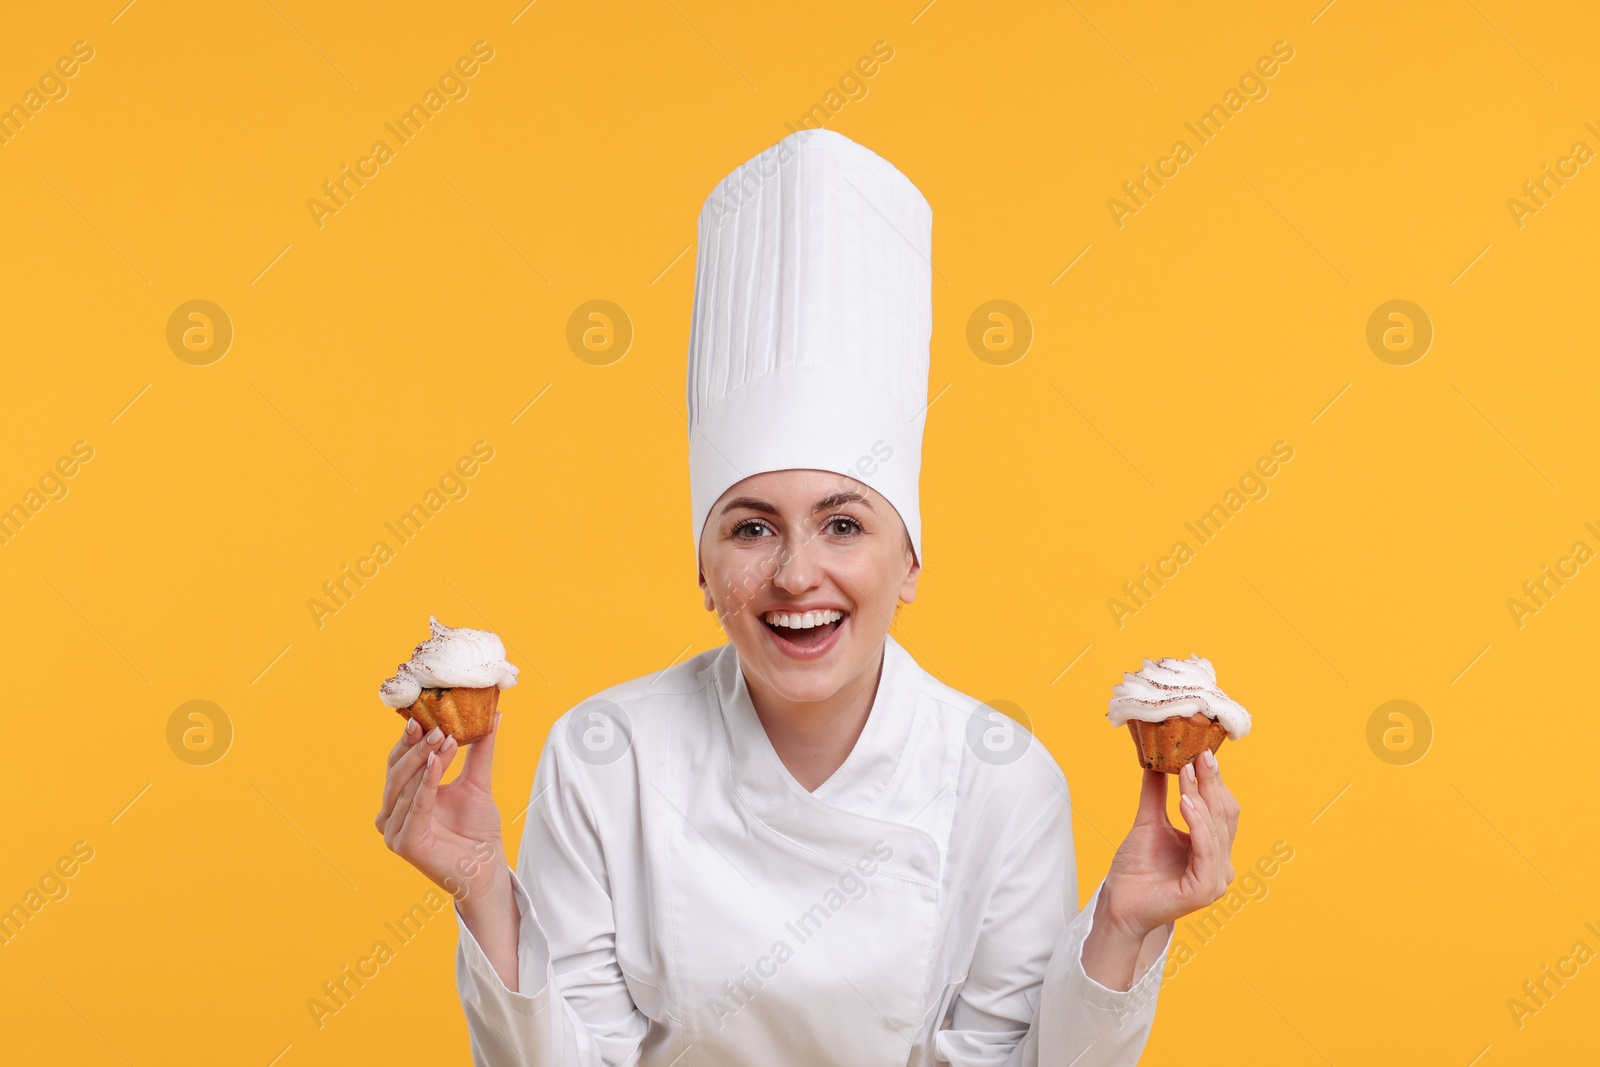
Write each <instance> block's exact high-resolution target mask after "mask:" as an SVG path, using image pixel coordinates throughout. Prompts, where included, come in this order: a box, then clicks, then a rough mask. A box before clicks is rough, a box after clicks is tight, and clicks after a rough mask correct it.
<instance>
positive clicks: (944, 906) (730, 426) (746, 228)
mask: <svg viewBox="0 0 1600 1067" xmlns="http://www.w3.org/2000/svg"><path fill="white" fill-rule="evenodd" d="M908 190H909V192H908ZM930 228H931V214H930V213H929V212H928V210H927V205H926V201H924V200H923V199H922V197H921V195H920V194H919V193H917V192H916V190H915V187H914V186H912V185H911V183H910V182H909V181H907V180H906V179H905V177H904V176H903V175H901V174H900V173H899V172H898V171H897V170H895V169H894V168H893V167H892V166H890V165H889V164H888V163H887V162H885V161H883V160H882V159H880V158H879V157H877V156H876V155H873V154H872V153H871V152H869V151H868V150H866V149H865V148H862V147H861V146H859V145H856V144H854V143H853V142H851V141H849V140H848V139H846V138H844V137H842V136H841V135H839V134H836V133H832V132H831V131H820V130H805V131H801V132H799V133H796V134H793V135H791V136H790V137H788V138H786V139H785V140H784V141H783V142H781V143H780V144H779V145H778V146H775V147H774V148H773V149H771V150H769V151H768V152H765V153H762V154H761V155H760V156H758V157H756V158H755V159H753V160H751V161H750V162H749V163H747V164H745V165H744V166H743V167H741V168H739V170H736V171H735V172H734V174H733V175H731V176H730V177H729V179H728V180H727V181H726V182H724V183H723V185H722V186H720V187H719V189H718V191H717V192H714V193H713V194H712V196H711V197H710V198H708V200H707V202H706V206H705V208H704V209H703V210H702V213H701V218H700V255H701V259H700V263H699V265H698V267H697V273H696V286H695V290H696V291H695V319H694V327H693V329H692V330H691V344H690V373H689V394H690V395H689V399H690V409H691V411H690V417H691V444H690V468H691V469H690V480H691V499H692V508H693V511H694V518H695V537H696V543H697V544H698V540H699V534H700V528H701V524H702V523H703V521H704V519H705V517H706V515H707V514H708V513H709V510H710V507H711V504H712V503H713V502H714V501H715V500H716V498H717V497H718V496H720V495H721V493H722V492H723V491H725V490H726V489H727V488H728V487H729V486H731V485H732V484H734V483H735V482H737V481H738V480H740V479H742V478H743V477H746V476H748V475H749V474H752V473H759V472H762V471H767V470H780V469H787V468H791V467H802V468H815V469H823V470H832V471H838V472H841V473H847V474H850V475H852V476H855V477H859V478H860V479H861V480H862V481H864V482H866V483H867V484H869V485H871V486H872V487H873V488H874V489H877V490H878V491H879V492H881V493H882V494H883V495H884V496H885V497H886V498H887V499H889V500H890V502H891V503H893V504H894V505H895V507H896V508H897V509H898V510H899V511H900V513H901V516H902V518H904V519H905V521H906V525H907V528H908V530H910V531H911V532H912V536H913V545H914V547H915V548H916V550H917V552H918V554H919V558H920V554H921V531H920V522H919V521H918V517H917V514H916V511H917V507H916V504H917V498H916V486H917V474H918V471H917V468H918V466H919V465H920V446H921V436H922V430H921V427H922V416H923V413H924V411H925V407H926V389H927V340H928V330H929V318H928V316H927V315H926V305H927V303H928V301H929V299H930V298H929V295H928V290H929V271H930V269H931V263H930V261H929V259H928V243H929V236H930ZM845 260H849V261H851V262H853V263H854V266H851V265H849V264H848V263H846V262H844V261H845ZM841 276H843V280H841ZM908 279H909V280H908ZM873 316H881V317H882V318H883V319H884V320H885V321H882V322H869V321H868V320H869V319H871V318H872V317H873ZM852 324H854V327H855V332H854V333H852V331H851V326H852ZM819 338H820V339H821V342H820V343H819V340H818V339H819ZM919 346H920V351H918V348H919ZM919 375H920V379H919ZM842 385H861V386H863V387H864V389H863V391H861V392H853V391H852V392H849V393H847V394H840V393H839V392H838V388H839V387H840V386H842ZM919 391H920V397H919ZM740 401H742V403H741V402H740ZM835 401H837V404H836V403H835ZM841 410H842V412H843V414H841ZM819 428H822V429H826V430H829V431H837V432H829V433H822V434H820V435H819V434H818V433H817V431H818V429H819ZM758 430H765V431H769V432H764V433H757V432H755V431H758ZM800 430H807V431H809V432H807V433H805V434H804V435H803V436H801V437H799V438H798V440H796V431H800ZM771 431H776V432H771ZM841 438H842V440H841ZM885 452H887V453H888V456H887V458H884V454H885ZM862 456H867V457H873V456H876V457H879V459H880V461H879V462H868V463H862V462H860V461H859V460H860V457H862ZM513 824H514V821H513ZM512 886H513V895H514V897H515V900H516V906H517V909H518V913H519V917H520V928H519V929H520V935H519V943H518V949H517V952H518V958H517V971H518V987H519V990H518V991H517V992H511V991H510V990H508V989H507V988H506V987H505V984H504V983H503V982H502V981H501V980H500V978H499V976H498V975H497V974H496V973H495V971H494V969H493V967H492V966H491V965H490V963H489V961H488V959H487V957H486V956H485V955H484V953H483V950H482V948H481V947H480V946H479V945H478V943H477V941H476V940H475V939H474V938H473V936H472V933H471V931H470V930H469V929H468V928H467V926H466V924H465V922H464V921H462V922H460V923H459V926H460V938H459V950H458V953H457V961H456V979H457V986H458V988H459V991H460V994H461V1003H462V1007H463V1010H464V1011H465V1014H466V1018H467V1023H468V1030H469V1034H470V1039H471V1045H472V1053H473V1060H474V1062H475V1063H476V1064H480V1065H495V1067H499V1065H510V1064H523V1065H527V1067H600V1065H602V1064H606V1065H618V1064H635V1063H637V1064H639V1065H641V1067H669V1065H671V1067H697V1065H703V1067H733V1065H747V1064H748V1065H760V1067H791V1065H792V1067H811V1065H822V1064H840V1065H851V1067H900V1065H902V1064H906V1065H922V1064H931V1065H945V1064H948V1065H952V1067H978V1065H1007V1067H1067V1065H1069V1064H1070V1065H1072V1067H1100V1065H1125V1064H1133V1063H1135V1062H1136V1061H1137V1060H1138V1057H1139V1054H1140V1052H1141V1051H1142V1049H1143V1048H1144V1044H1145V1041H1146V1040H1147V1038H1148V1036H1149V1033H1150V1028H1151V1025H1152V1023H1153V1022H1154V1017H1155V1007H1156V999H1157V994H1158V992H1159V989H1160V983H1161V972H1162V968H1163V967H1164V965H1165V961H1166V947H1163V948H1162V950H1161V953H1160V956H1159V957H1158V958H1157V959H1156V960H1155V961H1154V962H1153V963H1151V964H1150V965H1149V966H1148V967H1147V968H1145V969H1144V970H1143V971H1142V972H1141V973H1138V974H1136V976H1135V980H1134V983H1133V986H1132V988H1131V989H1129V990H1126V991H1116V990H1112V989H1108V988H1106V987H1105V986H1102V985H1101V984H1100V983H1098V982H1096V981H1094V980H1093V979H1091V978H1090V977H1089V976H1088V975H1087V974H1085V973H1084V970H1083V965H1082V956H1081V954H1082V946H1083V942H1084V939H1085V937H1086V936H1087V934H1088V932H1089V929H1090V927H1091V924H1092V918H1093V913H1094V908H1095V903H1096V901H1097V900H1098V897H1099V893H1100V889H1098V888H1097V889H1096V891H1095V894H1094V896H1093V897H1091V899H1090V901H1089V902H1088V904H1086V905H1085V906H1084V908H1083V910H1082V911H1081V912H1080V911H1079V909H1078V907H1077V889H1078V886H1077V871H1076V866H1075V862H1074V854H1073V845H1072V822H1071V806H1070V804H1069V802H1068V792H1067V783H1066V779H1065V777H1064V776H1063V775H1062V773H1061V770H1060V768H1059V767H1058V766H1057V765H1056V762H1055V760H1054V758H1053V757H1052V756H1051V755H1050V754H1049V752H1048V751H1046V750H1045V749H1044V747H1043V746H1042V745H1040V744H1039V743H1038V742H1037V741H1036V740H1034V739H1032V738H1031V737H1030V736H1029V735H1028V734H1027V733H1026V732H1025V731H1023V730H1022V729H1021V728H1020V727H1018V726H1017V725H1016V724H1015V723H1013V722H1012V721H1011V720H1010V719H1008V718H1006V717H1005V716H1003V715H1000V714H999V713H998V712H996V711H994V710H993V709H991V708H988V707H986V706H985V705H983V704H982V703H981V702H979V701H978V700H976V699H974V698H972V697H969V696H966V695H964V694H962V693H960V692H958V691H956V690H954V689H952V688H950V687H949V686H946V685H944V684H943V683H941V682H939V681H938V680H936V679H935V678H934V677H933V676H932V675H930V674H929V673H928V672H927V671H925V670H923V669H922V668H921V667H920V666H918V664H917V663H916V662H915V661H914V660H913V659H912V658H911V656H910V655H909V654H908V653H907V652H906V651H905V650H904V649H903V648H902V647H901V646H900V644H899V643H898V642H896V641H895V640H894V638H893V637H888V638H886V640H885V646H884V659H883V671H882V675H881V677H880V680H879V683H878V689H877V692H876V694H875V696H874V698H873V704H872V708H871V710H870V712H869V714H868V717H867V721H866V724H865V726H864V728H863V730H862V732H861V735H860V737H859V738H858V739H857V741H856V744H855V747H854V748H853V749H852V750H851V752H850V755H849V757H848V758H847V759H846V760H845V762H844V763H843V764H842V765H841V766H840V767H839V768H838V770H837V771H835V772H834V774H833V775H832V777H830V778H829V779H828V780H827V781H826V782H824V783H823V784H822V785H820V786H818V787H817V789H816V790H815V791H810V792H808V791H807V790H806V789H805V788H804V787H803V786H801V785H800V784H799V782H797V781H796V780H795V779H794V777H793V776H792V775H791V774H790V773H789V771H788V769H787V768H786V767H785V766H784V765H783V762H782V761H781V760H780V759H779V758H778V755H777V753H776V751H775V750H774V749H773V747H772V744H771V742H770V741H769V740H768V738H767V735H766V731H765V729H764V728H763V726H762V725H761V721H760V719H759V717H758V716H757V714H756V711H755V707H754V705H753V704H752V703H751V699H750V694H749V691H748V690H747V688H746V684H745V680H744V676H743V674H742V672H741V670H740V667H739V661H738V655H737V652H736V650H735V648H734V647H733V645H731V644H726V645H723V646H721V647H719V648H714V649H711V650H708V651H706V652H703V653H701V654H700V655H697V656H695V657H693V658H692V659H689V660H687V661H685V662H683V663H680V664H677V665H675V666H673V667H671V668H669V669H668V670H666V671H664V672H661V673H658V674H652V675H647V676H643V677H640V678H636V679H633V680H631V681H628V682H624V683H622V684H620V685H617V686H613V687H612V688H610V689H606V690H603V691H602V692H600V693H598V694H596V695H595V696H594V697H591V698H590V699H589V700H586V701H584V702H583V703H582V704H579V705H578V706H576V707H574V708H572V709H570V710H568V711H567V712H566V713H565V714H564V715H562V716H561V718H559V719H558V720H557V721H556V723H555V724H554V725H553V726H552V727H551V730H550V734H549V737H548V738H547V740H546V742H545V745H544V750H543V752H542V754H541V756H540V760H539V766H538V771H537V773H536V774H535V777H534V782H533V794H532V799H531V801H530V803H529V806H528V808H527V811H526V817H525V819H524V820H523V838H522V847H521V851H520V853H519V855H518V860H517V867H516V870H515V871H514V872H512ZM458 918H459V916H458ZM1166 934H1167V941H1168V943H1169V944H1170V935H1171V927H1170V926H1169V927H1168V928H1167V931H1166Z"/></svg>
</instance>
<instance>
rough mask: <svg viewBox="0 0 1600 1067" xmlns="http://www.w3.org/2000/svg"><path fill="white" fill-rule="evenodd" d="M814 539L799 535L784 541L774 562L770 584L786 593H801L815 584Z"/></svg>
mask: <svg viewBox="0 0 1600 1067" xmlns="http://www.w3.org/2000/svg"><path fill="white" fill-rule="evenodd" d="M813 541H814V538H811V537H807V536H806V535H804V534H801V535H799V536H797V537H789V538H785V539H784V543H783V544H782V545H781V546H780V547H779V548H778V553H777V557H776V559H775V560H774V565H775V566H776V568H777V569H776V571H775V572H774V573H773V575H772V584H773V585H776V586H777V587H778V588H779V589H782V590H784V591H785V592H787V593H803V592H805V591H806V590H807V589H810V588H812V587H813V586H815V585H816V584H817V563H816V557H815V551H816V548H815V545H814V544H813Z"/></svg>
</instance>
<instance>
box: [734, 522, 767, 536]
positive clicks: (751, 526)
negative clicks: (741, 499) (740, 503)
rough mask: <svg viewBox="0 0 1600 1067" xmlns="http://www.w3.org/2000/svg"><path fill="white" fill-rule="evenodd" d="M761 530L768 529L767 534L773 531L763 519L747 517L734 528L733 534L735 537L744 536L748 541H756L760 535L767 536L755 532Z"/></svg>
mask: <svg viewBox="0 0 1600 1067" xmlns="http://www.w3.org/2000/svg"><path fill="white" fill-rule="evenodd" d="M760 530H765V531H767V534H770V533H771V532H772V527H770V526H768V525H767V524H766V523H765V522H763V521H762V520H761V519H745V520H744V521H743V522H741V523H739V524H738V525H737V526H735V527H734V528H733V536H734V538H735V539H741V538H742V539H744V540H747V541H754V540H757V539H758V538H760V537H763V536H766V535H765V534H761V533H758V532H755V531H760Z"/></svg>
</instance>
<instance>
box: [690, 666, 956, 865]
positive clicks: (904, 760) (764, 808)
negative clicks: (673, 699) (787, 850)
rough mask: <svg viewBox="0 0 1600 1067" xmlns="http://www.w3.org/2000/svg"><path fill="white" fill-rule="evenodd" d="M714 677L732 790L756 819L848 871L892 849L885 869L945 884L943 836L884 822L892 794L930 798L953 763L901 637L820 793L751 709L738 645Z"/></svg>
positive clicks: (919, 673)
mask: <svg viewBox="0 0 1600 1067" xmlns="http://www.w3.org/2000/svg"><path fill="white" fill-rule="evenodd" d="M711 671H712V675H713V682H714V688H715V691H716V694H717V702H718V704H719V705H720V707H721V711H722V720H723V726H724V729H725V731H726V735H727V742H728V760H729V767H728V769H729V774H730V777H731V784H732V787H733V789H734V792H735V794H736V795H737V797H738V798H739V799H740V800H741V801H742V802H743V804H744V806H745V807H746V808H747V809H748V810H749V811H750V812H751V814H753V815H754V816H755V817H756V818H757V819H759V820H761V821H762V822H763V823H765V824H766V825H767V826H768V827H770V828H771V829H773V830H775V831H777V832H778V833H779V834H781V835H783V836H785V837H787V838H790V839H792V840H795V841H797V842H799V843H801V844H803V845H805V846H806V847H808V848H810V849H813V850H816V851H820V852H823V853H826V854H828V855H831V856H834V857H835V858H838V859H842V860H844V861H845V862H848V863H854V862H859V861H860V860H861V858H862V857H863V856H865V855H867V854H869V853H871V852H872V848H873V845H874V843H875V842H879V841H883V842H887V843H888V844H889V845H890V846H891V847H892V848H893V850H894V854H893V856H892V857H891V858H890V859H889V860H887V861H884V862H883V864H882V865H881V866H882V867H883V869H885V870H892V871H894V872H895V873H897V874H900V875H901V876H903V877H906V878H908V879H909V880H911V881H918V882H923V883H927V884H934V885H936V884H937V875H938V871H939V867H940V863H939V847H938V844H937V843H936V841H935V839H934V837H933V836H932V835H930V834H929V833H927V832H926V831H924V830H921V829H919V828H917V827H915V826H911V825H908V824H907V823H904V822H899V821H894V820H892V819H888V818H884V817H883V814H884V812H885V811H886V809H887V807H888V806H889V805H887V803H886V801H887V800H888V798H889V797H890V794H891V791H893V790H896V789H900V788H902V787H905V786H907V785H913V787H914V788H917V789H918V790H919V791H920V790H921V789H922V788H923V787H924V783H930V782H931V780H932V779H933V778H935V777H938V778H942V777H944V775H943V773H937V772H936V773H934V774H929V773H927V772H928V771H933V770H935V768H946V767H948V759H949V756H950V753H949V752H948V751H947V750H946V747H947V746H945V745H943V744H942V743H941V741H942V738H941V737H940V731H938V730H937V729H936V728H934V726H935V724H934V723H932V722H931V721H930V714H929V711H928V709H927V707H926V706H925V703H924V702H923V701H922V700H921V699H920V697H921V695H922V684H921V683H922V680H923V678H924V677H925V673H924V672H923V670H922V668H921V667H920V666H919V665H918V664H917V662H916V661H915V660H914V659H912V658H911V655H910V654H909V653H908V652H906V650H905V649H904V648H902V647H901V646H900V644H899V643H898V642H896V641H895V639H894V638H893V637H890V636H887V635H886V636H885V638H884V650H883V671H882V674H881V675H880V676H879V679H878V688H877V692H876V693H875V694H874V696H873V701H872V708H871V710H870V711H869V712H868V715H867V721H866V725H865V726H864V727H863V728H862V730H861V735H860V737H858V738H857V739H856V743H855V747H854V748H852V749H851V750H850V755H849V756H847V757H846V758H845V761H844V763H842V764H841V765H840V766H839V768H838V770H836V771H834V773H833V775H832V776H831V777H830V778H829V779H828V780H827V781H826V782H824V783H822V784H821V785H820V786H818V787H817V788H816V790H815V791H814V792H811V791H807V790H806V788H805V787H804V786H802V785H801V784H800V783H799V782H798V781H796V780H795V778H794V776H793V775H792V774H790V773H789V769H788V768H787V767H785V766H784V765H783V761H782V760H781V759H779V758H778V753H777V751H776V750H775V749H774V748H773V747H772V742H771V740H770V739H769V738H768V737H767V731H766V728H765V727H764V726H762V725H761V719H760V717H759V716H758V715H757V714H756V709H755V705H754V704H753V703H752V702H751V700H750V691H749V688H748V687H747V685H746V683H745V678H744V672H743V670H742V669H741V668H740V666H739V658H738V652H737V651H736V650H735V648H734V646H733V645H732V643H729V644H727V645H725V646H723V647H722V649H721V650H720V651H719V652H718V654H717V655H716V657H715V658H714V659H713V661H712V664H711ZM958 758H959V757H958ZM913 783H915V784H913ZM930 814H931V812H930Z"/></svg>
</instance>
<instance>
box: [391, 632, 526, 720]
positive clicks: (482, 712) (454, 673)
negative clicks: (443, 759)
mask: <svg viewBox="0 0 1600 1067" xmlns="http://www.w3.org/2000/svg"><path fill="white" fill-rule="evenodd" d="M428 627H429V629H431V630H432V631H433V636H432V637H430V638H428V640H426V641H424V642H422V644H420V645H418V646H417V647H416V649H415V650H413V651H412V653H411V659H410V660H408V661H407V662H405V663H402V664H400V669H399V671H397V672H396V673H395V675H394V677H392V678H390V679H388V680H387V681H385V682H384V683H383V686H382V687H381V688H380V689H379V691H378V695H379V699H381V700H382V701H383V702H384V704H386V705H388V706H389V707H391V708H393V709H395V710H396V711H397V712H399V713H400V714H401V715H403V716H405V717H406V718H408V719H415V720H417V722H418V724H420V725H421V726H422V728H423V730H424V731H427V730H432V729H433V728H434V727H435V726H437V727H439V728H441V729H442V730H444V732H445V733H447V734H449V735H450V736H451V737H453V738H455V739H456V743H457V744H461V745H470V744H471V743H472V742H474V741H476V740H478V739H479V738H481V737H484V736H486V735H487V734H488V733H489V732H490V731H491V730H492V729H494V713H495V709H496V708H497V707H498V706H499V702H500V690H502V689H509V688H511V687H512V686H514V685H516V684H517V668H516V667H515V666H513V665H512V664H511V663H510V662H509V661H507V659H506V646H505V645H504V644H502V643H501V641H500V638H499V637H498V636H496V635H495V634H492V633H490V632H489V631H488V630H473V629H470V628H468V627H465V626H462V627H459V628H456V627H450V626H446V625H444V624H443V623H441V622H440V621H439V620H438V619H436V618H434V617H433V616H432V615H430V616H428Z"/></svg>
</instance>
